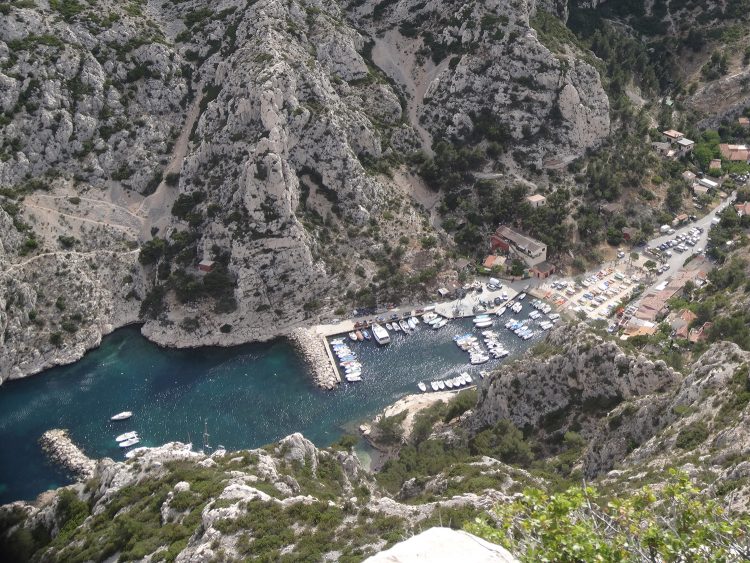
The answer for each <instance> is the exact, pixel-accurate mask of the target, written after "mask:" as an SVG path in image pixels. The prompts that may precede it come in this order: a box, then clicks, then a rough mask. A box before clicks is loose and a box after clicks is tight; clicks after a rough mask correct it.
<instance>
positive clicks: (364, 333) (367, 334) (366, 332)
mask: <svg viewBox="0 0 750 563" xmlns="http://www.w3.org/2000/svg"><path fill="white" fill-rule="evenodd" d="M362 336H364V337H365V340H370V339H371V338H372V335H371V334H370V331H369V330H367V329H365V330H363V331H362Z"/></svg>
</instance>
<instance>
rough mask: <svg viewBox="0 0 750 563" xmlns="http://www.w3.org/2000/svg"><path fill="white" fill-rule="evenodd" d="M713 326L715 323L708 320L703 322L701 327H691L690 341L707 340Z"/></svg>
mask: <svg viewBox="0 0 750 563" xmlns="http://www.w3.org/2000/svg"><path fill="white" fill-rule="evenodd" d="M712 326H714V323H711V322H707V323H703V325H702V326H700V327H699V328H691V329H690V332H688V341H690V342H693V343H695V342H701V341H702V340H706V338H708V331H709V329H710V328H711V327H712Z"/></svg>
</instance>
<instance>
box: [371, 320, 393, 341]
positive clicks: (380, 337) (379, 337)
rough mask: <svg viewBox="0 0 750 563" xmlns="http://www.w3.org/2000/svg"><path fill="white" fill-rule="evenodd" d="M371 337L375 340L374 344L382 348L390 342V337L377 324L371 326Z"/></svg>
mask: <svg viewBox="0 0 750 563" xmlns="http://www.w3.org/2000/svg"><path fill="white" fill-rule="evenodd" d="M372 336H373V337H374V338H375V342H377V343H378V344H380V345H381V346H384V345H385V344H388V343H389V342H390V341H391V335H390V334H388V331H387V330H386V329H384V328H383V327H382V326H380V325H379V324H374V325H372Z"/></svg>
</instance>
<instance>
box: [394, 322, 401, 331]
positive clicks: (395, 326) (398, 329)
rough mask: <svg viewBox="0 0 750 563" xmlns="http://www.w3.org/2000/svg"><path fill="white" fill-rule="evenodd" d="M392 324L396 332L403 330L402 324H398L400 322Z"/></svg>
mask: <svg viewBox="0 0 750 563" xmlns="http://www.w3.org/2000/svg"><path fill="white" fill-rule="evenodd" d="M392 326H393V330H394V331H395V332H401V327H400V326H398V323H397V322H396V321H394V322H393V325H392Z"/></svg>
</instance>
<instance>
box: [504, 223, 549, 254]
mask: <svg viewBox="0 0 750 563" xmlns="http://www.w3.org/2000/svg"><path fill="white" fill-rule="evenodd" d="M496 234H497V235H498V236H501V237H503V238H505V239H508V240H509V241H510V242H512V243H513V244H515V245H516V246H517V247H519V248H521V249H523V250H526V251H528V252H531V253H532V254H536V253H537V252H541V251H542V250H544V249H545V248H546V247H545V245H544V244H542V243H541V242H539V241H538V240H534V239H533V238H529V237H527V236H526V235H524V234H521V233H519V232H518V231H514V230H513V229H511V228H510V227H506V226H505V225H500V226H499V227H498V228H497V231H496Z"/></svg>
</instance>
